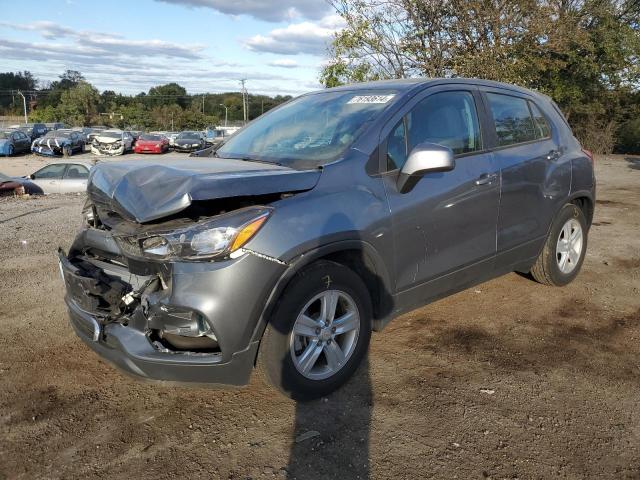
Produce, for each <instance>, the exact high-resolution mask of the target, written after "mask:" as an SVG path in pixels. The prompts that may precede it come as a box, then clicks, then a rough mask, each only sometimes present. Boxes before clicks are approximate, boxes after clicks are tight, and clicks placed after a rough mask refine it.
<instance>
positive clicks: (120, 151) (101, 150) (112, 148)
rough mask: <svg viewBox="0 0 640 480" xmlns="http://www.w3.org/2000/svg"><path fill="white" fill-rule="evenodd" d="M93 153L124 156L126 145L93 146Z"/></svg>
mask: <svg viewBox="0 0 640 480" xmlns="http://www.w3.org/2000/svg"><path fill="white" fill-rule="evenodd" d="M91 153H93V154H94V155H124V145H120V146H116V145H111V144H108V143H106V144H98V145H96V144H91Z"/></svg>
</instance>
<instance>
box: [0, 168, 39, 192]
mask: <svg viewBox="0 0 640 480" xmlns="http://www.w3.org/2000/svg"><path fill="white" fill-rule="evenodd" d="M22 191H23V192H24V193H28V194H30V195H36V194H41V193H42V189H41V188H40V187H38V186H37V185H36V184H34V183H33V182H32V181H31V179H29V178H23V177H9V176H8V175H5V174H3V173H0V197H6V196H12V195H18V194H20V193H22Z"/></svg>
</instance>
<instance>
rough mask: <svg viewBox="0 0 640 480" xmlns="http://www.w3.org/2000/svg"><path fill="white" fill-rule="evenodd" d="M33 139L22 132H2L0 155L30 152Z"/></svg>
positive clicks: (0, 136) (0, 131)
mask: <svg viewBox="0 0 640 480" xmlns="http://www.w3.org/2000/svg"><path fill="white" fill-rule="evenodd" d="M30 146H31V139H30V138H29V137H28V136H27V135H26V134H25V133H24V132H23V131H22V130H0V155H5V156H7V157H10V156H11V155H14V154H16V153H22V152H28V151H29V147H30Z"/></svg>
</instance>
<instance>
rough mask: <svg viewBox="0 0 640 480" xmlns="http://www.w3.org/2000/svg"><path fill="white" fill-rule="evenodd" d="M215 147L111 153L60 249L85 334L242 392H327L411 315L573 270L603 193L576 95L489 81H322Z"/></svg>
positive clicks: (158, 367)
mask: <svg viewBox="0 0 640 480" xmlns="http://www.w3.org/2000/svg"><path fill="white" fill-rule="evenodd" d="M198 155H200V156H201V155H203V153H202V152H199V153H198ZM208 155H209V156H208V157H206V158H185V159H182V160H174V161H166V160H162V162H156V161H152V160H140V159H136V160H133V161H125V162H104V163H99V164H98V165H97V166H96V167H95V168H94V169H93V170H92V172H91V177H90V180H89V185H88V201H87V204H86V207H85V210H84V216H85V222H84V223H85V227H84V229H83V230H82V231H81V232H80V233H79V234H78V236H77V238H76V240H75V242H74V243H73V245H72V246H71V249H70V250H69V253H68V254H66V253H64V252H63V251H62V250H60V251H59V258H60V266H61V271H62V274H63V276H64V279H65V282H66V297H65V298H66V302H67V305H68V307H69V312H70V316H71V324H72V326H73V328H74V329H75V331H76V332H77V334H78V335H79V336H80V338H82V339H83V340H84V341H85V342H86V344H87V345H89V346H90V347H91V348H93V349H94V350H95V351H96V352H97V353H98V354H99V355H101V356H102V357H104V358H106V359H108V360H110V361H111V362H112V363H113V364H115V365H116V366H118V367H120V368H121V369H123V370H125V371H127V372H129V373H132V374H135V375H138V376H140V377H144V378H150V379H158V380H173V381H183V382H209V383H223V384H235V385H242V384H245V383H247V381H248V379H249V376H250V374H251V372H252V371H253V369H254V366H257V367H258V368H259V369H261V370H262V371H263V373H264V377H265V378H266V379H267V380H268V381H269V382H270V383H272V384H273V385H274V386H276V387H277V388H279V389H280V390H281V391H282V392H284V393H285V394H286V395H289V396H291V397H293V398H296V399H309V398H316V397H319V396H322V395H326V394H328V393H330V392H331V391H333V390H334V389H336V388H338V387H339V386H340V385H341V384H342V383H344V382H345V381H346V380H347V379H348V378H349V377H350V376H351V375H352V374H353V373H354V371H355V370H356V368H357V367H358V365H359V364H360V362H361V360H362V359H363V356H364V355H365V354H366V352H367V348H368V345H369V339H370V336H371V331H372V330H376V331H381V330H383V329H384V327H385V325H387V323H389V321H391V320H392V319H393V318H395V317H397V316H399V315H401V314H403V313H405V312H408V311H410V310H412V309H415V308H417V307H420V306H422V305H425V304H427V303H429V302H432V301H434V300H435V299H438V298H441V297H444V296H447V295H450V294H452V293H454V292H457V291H459V290H462V289H465V288H468V287H470V286H472V285H475V284H478V283H480V282H483V281H486V280H488V279H490V278H493V277H496V276H499V275H503V274H505V273H508V272H512V271H518V272H526V273H529V272H530V274H531V275H532V277H533V278H535V279H536V280H538V281H539V282H542V283H545V284H548V285H555V286H562V285H565V284H567V283H569V282H570V281H572V280H573V279H574V278H575V277H576V275H577V274H578V272H579V270H580V267H581V265H582V261H583V258H584V255H585V250H586V246H587V234H588V231H589V227H590V225H591V219H592V217H593V208H594V204H595V179H594V173H593V159H592V156H591V154H590V153H589V152H587V151H585V150H583V149H582V148H581V146H580V144H579V143H578V141H577V140H576V139H575V138H574V136H573V134H572V133H571V130H570V128H569V126H568V125H567V122H566V121H565V119H564V118H563V116H562V115H561V113H560V111H559V110H558V108H557V106H556V105H555V104H554V103H553V102H552V101H551V100H550V99H549V98H547V97H545V96H543V95H540V94H538V93H535V92H532V91H529V90H525V89H522V88H518V87H515V86H512V85H505V84H500V83H495V82H488V81H480V80H464V79H452V80H425V79H415V80H402V81H389V82H375V83H366V84H359V85H352V86H346V87H340V88H335V89H329V90H324V91H320V92H315V93H311V94H308V95H304V96H302V97H299V98H296V99H294V100H292V101H290V102H288V103H286V104H284V105H282V106H280V107H279V108H277V109H274V110H272V111H270V112H269V113H267V114H265V115H263V116H261V117H260V118H259V119H257V120H256V121H254V122H253V123H251V124H249V125H248V126H247V127H245V128H244V129H243V130H241V131H240V132H238V133H237V134H235V135H234V136H232V137H230V138H229V139H227V140H226V141H225V142H224V143H223V144H222V146H217V147H213V148H212V149H210V150H209V151H208ZM487 314H490V312H487Z"/></svg>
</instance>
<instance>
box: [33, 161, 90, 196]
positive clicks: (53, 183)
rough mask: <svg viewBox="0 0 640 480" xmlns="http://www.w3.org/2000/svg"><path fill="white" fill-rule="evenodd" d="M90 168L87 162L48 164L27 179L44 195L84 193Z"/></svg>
mask: <svg viewBox="0 0 640 480" xmlns="http://www.w3.org/2000/svg"><path fill="white" fill-rule="evenodd" d="M92 167H93V165H92V164H91V163H89V162H56V163H50V164H49V165H47V166H46V167H42V168H41V169H40V170H38V171H36V172H34V173H32V174H31V175H30V176H29V179H30V181H31V183H33V184H35V185H36V186H37V187H39V188H40V189H41V190H42V193H45V194H46V193H76V192H84V191H86V189H87V179H88V178H89V171H90V170H91V168H92Z"/></svg>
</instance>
